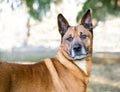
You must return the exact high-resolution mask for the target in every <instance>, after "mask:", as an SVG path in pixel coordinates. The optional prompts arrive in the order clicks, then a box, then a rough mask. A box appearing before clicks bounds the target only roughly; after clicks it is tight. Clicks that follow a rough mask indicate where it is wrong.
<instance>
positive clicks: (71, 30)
mask: <svg viewBox="0 0 120 92" xmlns="http://www.w3.org/2000/svg"><path fill="white" fill-rule="evenodd" d="M80 32H82V33H84V34H88V35H89V34H91V33H90V32H89V31H88V30H87V29H86V28H85V27H84V26H83V25H78V26H71V27H69V28H68V33H69V34H70V33H71V34H80Z"/></svg>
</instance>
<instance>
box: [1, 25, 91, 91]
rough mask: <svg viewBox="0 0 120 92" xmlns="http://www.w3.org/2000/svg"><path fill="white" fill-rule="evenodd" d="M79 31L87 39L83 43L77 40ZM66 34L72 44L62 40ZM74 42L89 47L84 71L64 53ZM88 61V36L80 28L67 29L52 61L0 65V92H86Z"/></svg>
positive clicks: (80, 26)
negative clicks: (70, 36)
mask: <svg viewBox="0 0 120 92" xmlns="http://www.w3.org/2000/svg"><path fill="white" fill-rule="evenodd" d="M80 32H83V33H84V34H86V35H87V36H88V38H87V40H85V41H84V42H83V41H81V39H80V38H79V37H78V36H79V34H80ZM70 34H71V35H72V36H73V37H74V41H73V42H72V43H70V44H68V43H67V42H66V40H65V39H66V38H67V37H68V36H69V35H70ZM76 41H77V42H79V43H83V44H85V45H86V46H87V47H89V51H90V55H89V56H88V57H86V58H84V61H85V62H86V72H84V70H83V69H82V68H79V67H78V66H77V65H76V64H75V61H74V60H73V59H71V57H70V56H69V55H68V53H67V52H68V51H69V50H70V48H71V46H72V44H74V42H76ZM91 59H92V35H91V33H90V32H89V31H88V30H87V29H86V28H85V27H83V26H82V25H78V26H75V27H69V28H68V31H67V32H66V34H65V35H64V36H63V39H62V42H61V45H60V47H59V49H58V52H57V55H56V56H55V57H54V58H48V59H45V60H43V61H41V62H39V63H35V64H29V65H27V64H25V65H23V64H15V63H3V62H2V63H0V92H86V88H87V84H88V78H89V76H90V69H91ZM80 61H81V60H80Z"/></svg>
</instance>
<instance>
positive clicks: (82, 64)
mask: <svg viewBox="0 0 120 92" xmlns="http://www.w3.org/2000/svg"><path fill="white" fill-rule="evenodd" d="M61 53H62V52H61V50H58V52H57V55H56V57H57V58H58V59H59V60H60V62H61V63H62V64H63V65H65V66H66V67H69V68H71V69H72V68H73V65H76V66H78V67H79V68H80V69H81V70H82V71H83V72H84V74H85V75H87V76H90V70H91V59H92V58H91V57H92V56H90V57H88V58H86V59H83V60H75V61H73V60H71V62H70V60H69V59H68V58H66V57H65V56H64V55H63V54H61ZM68 62H69V63H68Z"/></svg>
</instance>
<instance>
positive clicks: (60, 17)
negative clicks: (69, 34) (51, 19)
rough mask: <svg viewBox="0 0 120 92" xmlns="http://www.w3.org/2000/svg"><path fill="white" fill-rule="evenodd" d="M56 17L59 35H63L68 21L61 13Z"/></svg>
mask: <svg viewBox="0 0 120 92" xmlns="http://www.w3.org/2000/svg"><path fill="white" fill-rule="evenodd" d="M57 19H58V30H59V32H60V34H61V37H63V36H64V34H65V33H66V31H67V29H68V27H69V23H68V22H67V20H66V19H65V18H64V16H63V15H62V14H58V17H57Z"/></svg>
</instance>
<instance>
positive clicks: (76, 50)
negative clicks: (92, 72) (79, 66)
mask: <svg viewBox="0 0 120 92" xmlns="http://www.w3.org/2000/svg"><path fill="white" fill-rule="evenodd" d="M70 56H71V57H72V58H73V59H75V60H77V59H83V58H85V57H87V56H88V50H87V49H86V48H85V46H84V45H81V44H74V45H73V46H72V48H71V50H70Z"/></svg>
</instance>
